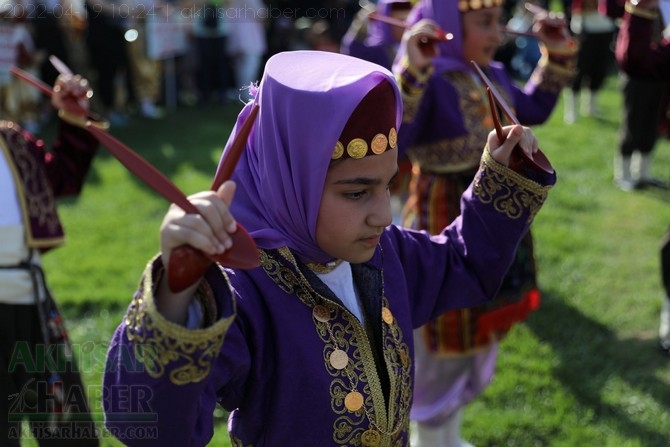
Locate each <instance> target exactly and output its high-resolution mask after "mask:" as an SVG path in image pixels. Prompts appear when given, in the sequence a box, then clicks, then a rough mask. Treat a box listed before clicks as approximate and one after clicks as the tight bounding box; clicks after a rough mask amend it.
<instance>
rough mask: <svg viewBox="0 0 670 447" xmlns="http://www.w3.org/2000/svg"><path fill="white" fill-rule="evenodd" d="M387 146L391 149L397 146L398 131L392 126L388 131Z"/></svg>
mask: <svg viewBox="0 0 670 447" xmlns="http://www.w3.org/2000/svg"><path fill="white" fill-rule="evenodd" d="M389 146H391V148H393V149H395V148H396V147H397V146H398V132H396V130H395V129H394V128H393V127H391V130H390V131H389Z"/></svg>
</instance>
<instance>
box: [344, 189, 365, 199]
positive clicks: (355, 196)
mask: <svg viewBox="0 0 670 447" xmlns="http://www.w3.org/2000/svg"><path fill="white" fill-rule="evenodd" d="M363 195H365V191H355V192H347V193H344V196H345V197H346V198H348V199H352V200H358V199H360V198H362V197H363Z"/></svg>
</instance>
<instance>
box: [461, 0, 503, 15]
mask: <svg viewBox="0 0 670 447" xmlns="http://www.w3.org/2000/svg"><path fill="white" fill-rule="evenodd" d="M503 3H504V0H459V2H458V10H459V11H460V12H468V11H477V10H479V9H485V8H493V7H495V6H502V5H503Z"/></svg>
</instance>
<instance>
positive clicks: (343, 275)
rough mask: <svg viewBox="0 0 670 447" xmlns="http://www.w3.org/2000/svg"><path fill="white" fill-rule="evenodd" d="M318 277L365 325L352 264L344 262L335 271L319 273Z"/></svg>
mask: <svg viewBox="0 0 670 447" xmlns="http://www.w3.org/2000/svg"><path fill="white" fill-rule="evenodd" d="M316 276H318V277H319V279H320V280H321V281H323V282H324V284H325V285H327V286H328V288H329V289H330V290H332V291H333V293H334V294H335V296H337V297H338V298H339V299H340V300H341V301H342V303H343V304H344V307H346V308H347V309H348V310H349V312H351V313H352V314H354V315H355V316H356V318H358V321H360V322H361V323H363V311H362V309H361V305H360V303H359V302H358V294H357V293H356V289H355V288H354V277H353V275H352V273H351V264H349V263H348V262H346V261H343V262H342V263H340V265H338V266H337V267H335V269H334V270H332V271H330V272H328V273H317V274H316Z"/></svg>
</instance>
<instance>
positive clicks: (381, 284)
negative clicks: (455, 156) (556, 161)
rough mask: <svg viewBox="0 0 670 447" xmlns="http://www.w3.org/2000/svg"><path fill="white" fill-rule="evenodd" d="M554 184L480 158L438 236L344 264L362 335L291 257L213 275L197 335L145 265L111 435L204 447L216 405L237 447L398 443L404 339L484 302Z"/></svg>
mask: <svg viewBox="0 0 670 447" xmlns="http://www.w3.org/2000/svg"><path fill="white" fill-rule="evenodd" d="M555 181H556V177H555V175H551V176H546V177H544V178H543V179H542V181H541V182H539V183H538V182H534V181H531V180H529V179H528V178H525V177H523V176H521V175H519V174H517V173H515V172H513V171H511V170H510V169H508V168H506V167H504V166H502V165H500V164H498V163H497V162H495V161H494V160H493V159H492V158H491V157H490V155H489V153H488V151H485V153H484V156H483V158H482V163H481V167H480V170H479V172H478V174H477V176H476V177H475V179H474V182H473V183H472V185H471V186H470V188H469V189H468V190H467V191H466V193H465V194H464V195H463V202H462V206H463V213H462V216H461V217H459V218H458V219H457V220H456V221H455V222H454V223H453V224H452V225H450V226H449V227H448V228H446V229H445V230H444V232H442V234H440V235H435V236H430V235H428V234H427V233H425V232H416V231H411V230H407V229H402V228H399V227H396V226H390V227H388V228H387V229H386V231H385V232H384V234H383V235H382V238H381V241H380V243H379V246H378V248H377V250H376V252H375V254H374V256H373V257H372V259H371V260H370V261H369V262H366V263H363V264H358V265H352V271H353V276H354V281H355V282H356V286H357V289H358V291H359V294H360V302H361V305H362V308H363V309H364V313H365V322H364V323H365V324H361V322H359V321H358V319H357V318H356V317H354V316H353V314H352V313H350V312H349V311H348V310H347V309H346V308H345V307H344V306H343V304H342V303H341V302H340V300H339V299H338V298H337V297H336V296H335V295H333V293H332V292H331V291H330V290H329V289H328V288H327V287H326V286H325V285H324V284H323V283H322V282H321V281H320V280H319V279H318V278H317V277H316V275H315V274H314V273H313V272H311V271H310V270H309V269H307V268H306V267H305V266H304V265H303V264H302V263H300V262H299V261H296V259H295V258H294V257H293V255H292V253H291V251H290V250H289V249H288V248H280V249H276V250H262V251H261V266H260V267H258V268H255V269H252V270H248V271H240V270H229V269H223V268H221V267H220V266H218V265H213V266H212V267H211V268H210V270H209V271H208V273H207V274H206V276H205V279H204V280H203V281H202V282H201V284H200V285H199V288H198V291H197V293H196V300H197V301H196V302H198V303H200V305H201V308H202V309H203V313H204V317H203V318H204V327H203V328H201V329H187V328H185V327H183V326H179V325H176V324H173V323H171V322H168V321H167V320H166V319H164V318H163V317H162V316H161V315H160V314H159V313H158V311H157V310H156V307H155V304H154V288H155V286H156V283H157V281H158V279H159V278H160V277H161V275H163V274H164V270H163V265H162V262H161V259H160V258H156V259H155V260H153V261H152V262H151V263H149V264H148V266H147V269H146V271H145V273H144V275H143V278H142V281H141V284H140V288H139V290H138V291H137V292H136V294H135V296H134V298H133V300H132V302H131V304H130V306H129V308H128V311H127V313H126V316H125V317H124V319H123V321H122V322H121V324H120V325H119V327H118V328H117V330H116V332H115V333H114V336H113V338H112V341H111V345H110V348H109V352H108V358H107V365H106V370H105V373H104V386H103V405H104V409H105V412H106V426H107V428H108V429H110V430H111V432H112V433H114V434H117V435H118V436H119V437H121V436H127V434H128V433H136V434H143V436H136V437H135V439H129V438H125V439H124V442H126V443H128V445H142V446H147V445H157V446H158V445H160V446H165V445H175V446H176V445H178V446H203V445H206V444H207V443H208V441H209V440H210V439H211V437H212V434H213V429H214V425H213V423H214V421H213V411H214V409H215V405H216V403H217V402H218V403H220V404H221V405H222V406H223V407H224V408H225V409H227V410H228V411H230V412H231V413H230V417H229V427H228V429H229V432H230V436H231V440H232V445H233V446H272V447H276V446H304V445H321V446H361V445H377V446H406V445H408V442H409V441H408V432H409V410H410V405H411V402H412V380H413V374H414V373H413V361H412V359H413V341H412V330H413V328H416V327H419V326H421V325H422V324H424V323H426V322H427V321H429V320H431V319H433V318H435V317H436V316H438V315H439V314H441V313H443V312H445V311H446V310H448V309H453V308H459V307H467V306H475V305H478V304H481V303H483V302H485V301H487V300H490V299H492V298H493V297H494V296H495V295H496V292H497V289H498V287H499V286H500V283H501V280H502V278H503V276H504V274H505V272H506V270H507V268H508V267H509V265H510V263H511V262H512V258H513V256H514V253H515V251H516V247H517V245H518V243H519V240H520V239H521V237H522V235H524V234H525V232H526V231H527V229H528V227H529V225H530V223H531V222H532V220H533V218H534V216H535V214H536V213H537V212H538V211H539V209H540V207H541V206H542V204H543V203H544V201H545V199H546V197H547V193H548V190H549V188H550V187H551V185H553V184H554V182H555Z"/></svg>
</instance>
